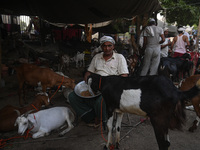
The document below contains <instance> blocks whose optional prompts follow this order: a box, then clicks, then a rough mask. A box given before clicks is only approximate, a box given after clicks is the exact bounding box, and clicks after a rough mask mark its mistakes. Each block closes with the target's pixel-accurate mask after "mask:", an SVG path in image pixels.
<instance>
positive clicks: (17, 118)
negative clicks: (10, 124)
mask: <svg viewBox="0 0 200 150" xmlns="http://www.w3.org/2000/svg"><path fill="white" fill-rule="evenodd" d="M17 122H18V117H17V119H16V120H15V124H14V126H17Z"/></svg>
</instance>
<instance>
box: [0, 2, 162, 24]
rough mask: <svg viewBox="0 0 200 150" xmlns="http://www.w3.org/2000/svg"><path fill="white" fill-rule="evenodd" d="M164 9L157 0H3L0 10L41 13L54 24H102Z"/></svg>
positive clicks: (4, 12) (27, 13) (10, 12)
mask: <svg viewBox="0 0 200 150" xmlns="http://www.w3.org/2000/svg"><path fill="white" fill-rule="evenodd" d="M160 9H161V5H160V3H159V1H158V0H66V1H63V0H56V1H49V0H48V1H47V0H21V1H19V0H15V1H1V4H0V13H1V14H12V15H28V16H39V17H41V18H42V19H44V20H48V21H50V22H53V23H73V24H78V23H79V24H81V23H82V24H85V23H99V22H103V21H109V20H113V19H117V18H122V17H133V16H136V15H142V14H144V13H151V12H154V11H158V10H160Z"/></svg>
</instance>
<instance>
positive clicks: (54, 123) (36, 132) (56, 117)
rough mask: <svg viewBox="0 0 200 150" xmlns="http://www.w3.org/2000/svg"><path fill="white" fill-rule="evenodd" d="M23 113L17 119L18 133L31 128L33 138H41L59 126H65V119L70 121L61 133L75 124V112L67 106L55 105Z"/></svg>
mask: <svg viewBox="0 0 200 150" xmlns="http://www.w3.org/2000/svg"><path fill="white" fill-rule="evenodd" d="M28 113H30V112H27V113H26V114H23V115H21V116H19V117H18V118H17V119H16V122H15V126H16V125H18V133H19V134H21V135H23V134H24V132H25V131H26V130H27V129H31V128H32V129H31V133H33V135H32V138H39V137H43V136H47V135H49V133H50V132H51V131H52V130H54V129H57V128H60V127H61V128H64V127H65V126H66V124H65V121H67V123H68V127H67V129H65V130H63V131H62V132H61V133H60V134H59V135H60V136H63V135H64V134H65V133H67V132H68V131H70V130H71V129H72V128H73V127H74V126H73V125H72V122H73V121H74V114H73V113H72V111H71V110H70V109H69V108H67V107H53V108H50V109H45V110H41V111H38V112H36V113H32V114H28Z"/></svg>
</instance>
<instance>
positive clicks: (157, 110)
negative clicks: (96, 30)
mask: <svg viewBox="0 0 200 150" xmlns="http://www.w3.org/2000/svg"><path fill="white" fill-rule="evenodd" d="M88 85H89V86H90V88H91V89H92V90H93V92H94V93H96V92H99V91H100V92H101V94H102V96H103V99H104V101H105V103H106V108H107V112H108V121H107V127H108V131H109V132H108V142H107V144H106V146H105V148H104V149H107V148H108V147H109V144H112V127H113V125H112V123H113V113H114V112H116V113H117V122H116V128H115V129H116V140H117V141H116V147H117V148H118V145H119V141H120V130H121V121H122V116H123V113H126V112H127V113H132V114H136V115H140V116H148V117H149V118H150V121H151V124H152V126H153V128H154V132H155V136H156V139H157V143H158V147H159V150H168V147H169V145H170V142H169V135H168V129H180V128H181V126H182V124H183V122H184V120H185V112H184V101H185V100H186V99H191V98H193V97H195V96H197V95H198V94H199V91H200V80H198V81H197V82H196V84H195V85H194V86H193V87H192V88H191V89H189V90H188V91H184V92H182V91H180V90H178V89H177V88H176V87H175V86H174V84H173V82H172V81H171V80H170V79H169V78H167V77H165V76H143V77H136V78H133V77H126V78H124V77H120V76H106V77H103V76H100V75H97V74H91V75H90V76H89V77H88Z"/></svg>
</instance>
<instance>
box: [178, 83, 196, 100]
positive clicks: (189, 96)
mask: <svg viewBox="0 0 200 150" xmlns="http://www.w3.org/2000/svg"><path fill="white" fill-rule="evenodd" d="M199 93H200V79H199V80H198V81H197V82H196V85H195V86H193V87H192V88H191V89H189V90H187V91H183V92H181V94H180V99H181V100H182V101H185V100H188V99H192V98H193V97H195V96H197V95H198V94H199Z"/></svg>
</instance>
